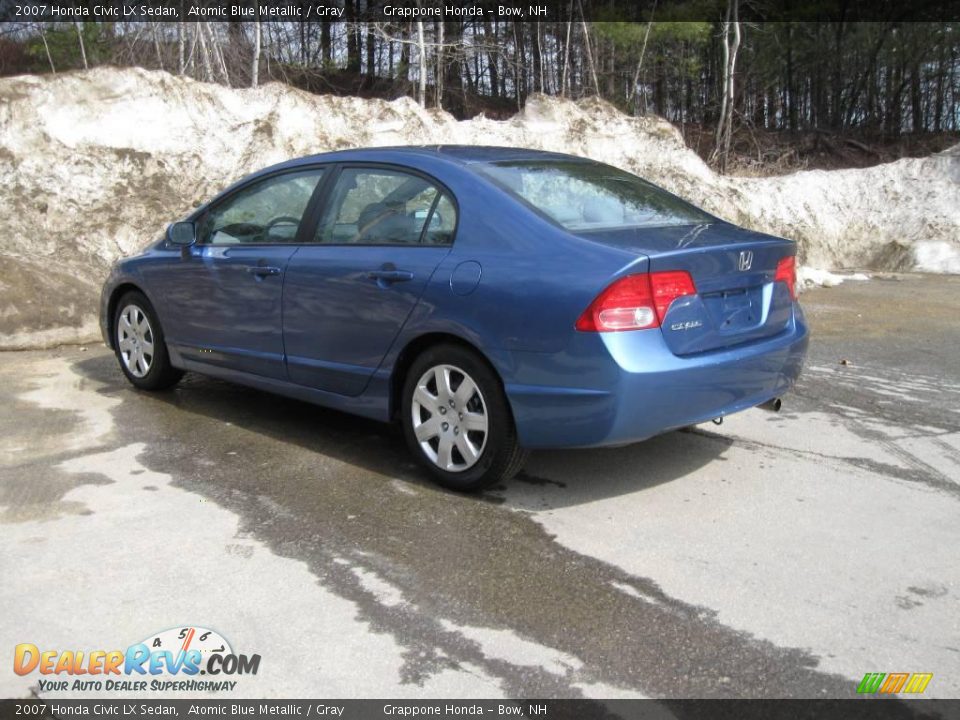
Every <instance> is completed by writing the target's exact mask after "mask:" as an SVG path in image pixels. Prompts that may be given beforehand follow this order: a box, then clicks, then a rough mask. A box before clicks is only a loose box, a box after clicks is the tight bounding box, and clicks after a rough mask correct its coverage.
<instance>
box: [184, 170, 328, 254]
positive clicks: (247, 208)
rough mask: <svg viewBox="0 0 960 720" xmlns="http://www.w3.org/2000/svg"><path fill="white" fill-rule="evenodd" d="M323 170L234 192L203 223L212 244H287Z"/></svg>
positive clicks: (275, 178)
mask: <svg viewBox="0 0 960 720" xmlns="http://www.w3.org/2000/svg"><path fill="white" fill-rule="evenodd" d="M323 172H324V171H323V169H313V170H306V171H303V172H296V173H286V174H284V175H275V176H273V177H270V178H267V179H266V180H261V181H260V182H257V183H254V184H253V185H251V186H249V187H246V188H244V189H243V190H240V191H239V192H237V193H235V194H233V195H231V196H230V197H229V198H227V199H226V200H224V201H223V202H222V203H220V204H219V205H217V206H216V207H214V208H212V209H211V210H210V211H209V212H207V214H206V215H205V216H204V217H203V219H202V220H201V222H200V232H199V238H200V242H201V243H206V244H208V245H241V244H257V245H261V244H265V243H266V244H285V243H292V242H295V241H296V237H297V231H298V230H299V229H300V221H301V220H302V219H303V213H304V211H305V210H306V209H307V203H309V202H310V198H311V197H312V196H313V192H314V190H316V188H317V184H318V183H319V182H320V179H321V178H322V177H323Z"/></svg>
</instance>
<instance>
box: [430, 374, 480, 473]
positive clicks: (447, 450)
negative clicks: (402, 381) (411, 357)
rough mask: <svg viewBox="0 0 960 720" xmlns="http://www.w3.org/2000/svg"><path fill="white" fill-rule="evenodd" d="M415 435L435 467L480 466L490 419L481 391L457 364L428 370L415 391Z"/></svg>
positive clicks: (449, 470) (455, 470)
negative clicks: (479, 462)
mask: <svg viewBox="0 0 960 720" xmlns="http://www.w3.org/2000/svg"><path fill="white" fill-rule="evenodd" d="M411 412H412V413H413V432H414V435H416V438H417V442H419V443H420V448H421V449H422V450H423V453H424V455H426V456H427V457H428V458H429V459H430V460H431V462H433V464H434V465H436V466H437V467H439V468H441V469H442V470H446V471H447V472H463V471H464V470H467V469H468V468H471V467H473V466H474V465H476V463H477V461H478V460H479V459H480V456H481V455H482V454H483V449H484V447H486V444H487V431H488V428H489V424H488V423H489V420H488V416H487V405H486V403H485V402H484V399H483V394H482V393H481V392H480V388H479V387H477V384H476V383H475V382H474V381H473V378H471V377H470V376H469V375H467V373H465V372H464V371H463V370H461V369H460V368H458V367H454V366H453V365H437V366H435V367H432V368H430V369H429V370H427V371H426V372H425V373H424V374H423V375H422V376H421V377H420V380H419V381H418V382H417V386H416V388H415V389H414V391H413V404H412V408H411Z"/></svg>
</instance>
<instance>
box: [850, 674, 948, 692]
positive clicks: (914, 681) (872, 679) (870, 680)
mask: <svg viewBox="0 0 960 720" xmlns="http://www.w3.org/2000/svg"><path fill="white" fill-rule="evenodd" d="M932 679H933V673H882V672H881V673H867V674H866V675H864V676H863V680H861V681H860V684H859V685H857V692H858V693H861V694H864V695H874V694H877V693H879V694H881V695H896V694H897V693H913V694H915V695H916V694H919V693H922V692H923V691H924V690H926V689H927V685H929V684H930V681H931V680H932Z"/></svg>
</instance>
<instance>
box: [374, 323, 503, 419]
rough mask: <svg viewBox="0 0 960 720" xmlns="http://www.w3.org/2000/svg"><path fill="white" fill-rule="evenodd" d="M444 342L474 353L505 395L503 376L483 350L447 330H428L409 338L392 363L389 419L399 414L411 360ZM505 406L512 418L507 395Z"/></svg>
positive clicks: (411, 363)
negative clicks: (488, 369)
mask: <svg viewBox="0 0 960 720" xmlns="http://www.w3.org/2000/svg"><path fill="white" fill-rule="evenodd" d="M444 344H449V345H459V346H460V347H462V348H465V349H466V350H470V351H472V352H474V353H476V355H477V357H479V358H480V359H481V360H482V361H483V362H484V363H485V364H486V365H487V367H489V368H490V371H491V372H492V373H493V376H494V377H495V378H496V379H497V382H499V383H500V389H501V390H503V391H504V395H505V396H506V389H505V387H504V383H503V377H502V376H501V375H500V371H499V370H498V369H497V366H496V365H495V364H494V363H493V361H491V359H490V357H489V356H488V355H487V354H486V353H485V352H483V350H481V349H480V348H479V347H477V346H476V345H475V344H474V343H472V342H470V341H469V340H465V339H464V338H463V337H461V336H459V335H454V334H452V333H448V332H429V333H425V334H423V335H418V336H417V337H415V338H413V339H412V340H410V341H409V342H408V343H407V344H406V345H405V346H404V347H403V349H402V350H401V351H400V352H399V354H398V355H397V359H396V360H395V361H394V363H393V371H392V372H391V374H390V418H391V419H396V418H397V417H398V416H399V413H400V407H401V405H402V402H401V397H400V393H401V392H402V390H403V385H404V382H405V381H406V378H407V373H408V372H409V370H410V367H411V366H412V365H413V362H414V361H415V360H416V359H417V358H418V357H419V356H420V355H421V354H423V353H424V352H426V351H427V350H428V349H429V348H431V347H435V346H436V345H444ZM507 407H508V408H509V409H510V415H511V419H512V416H513V408H512V407H511V406H510V402H509V397H508V398H507Z"/></svg>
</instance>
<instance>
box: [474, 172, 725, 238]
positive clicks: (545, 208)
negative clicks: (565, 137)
mask: <svg viewBox="0 0 960 720" xmlns="http://www.w3.org/2000/svg"><path fill="white" fill-rule="evenodd" d="M474 167H477V168H478V169H479V170H480V172H482V173H483V174H485V175H487V176H488V177H490V178H491V179H493V180H495V181H496V182H497V183H499V184H500V185H502V186H503V187H504V188H506V189H507V190H509V191H510V192H512V193H513V194H514V195H516V196H518V197H519V198H520V199H521V200H523V201H525V202H526V203H527V204H529V205H531V206H533V207H534V208H535V209H536V210H539V211H540V212H541V213H543V214H545V215H547V216H548V217H550V218H551V219H552V220H554V221H555V222H557V223H559V224H560V225H562V226H563V227H565V228H567V229H568V230H609V229H614V228H626V227H643V226H651V225H699V224H702V223H710V222H714V218H712V217H711V216H710V215H708V214H707V213H705V212H704V211H702V210H699V209H697V208H695V207H694V206H693V205H690V204H689V203H687V202H684V201H683V200H681V199H680V198H678V197H677V196H675V195H671V194H670V193H668V192H667V191H666V190H661V189H660V188H658V187H657V186H656V185H651V184H650V183H648V182H646V181H645V180H641V179H640V178H638V177H637V176H636V175H631V174H630V173H628V172H624V171H623V170H617V169H616V168H614V167H610V166H609V165H602V164H600V163H593V162H576V161H569V162H567V161H562V160H561V161H552V160H545V161H530V160H521V161H510V162H498V163H485V164H483V165H478V166H474Z"/></svg>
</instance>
